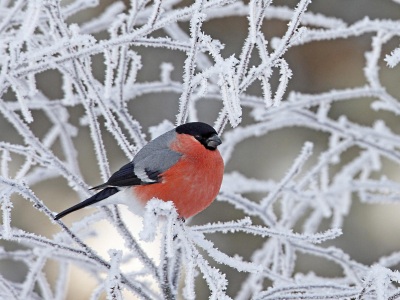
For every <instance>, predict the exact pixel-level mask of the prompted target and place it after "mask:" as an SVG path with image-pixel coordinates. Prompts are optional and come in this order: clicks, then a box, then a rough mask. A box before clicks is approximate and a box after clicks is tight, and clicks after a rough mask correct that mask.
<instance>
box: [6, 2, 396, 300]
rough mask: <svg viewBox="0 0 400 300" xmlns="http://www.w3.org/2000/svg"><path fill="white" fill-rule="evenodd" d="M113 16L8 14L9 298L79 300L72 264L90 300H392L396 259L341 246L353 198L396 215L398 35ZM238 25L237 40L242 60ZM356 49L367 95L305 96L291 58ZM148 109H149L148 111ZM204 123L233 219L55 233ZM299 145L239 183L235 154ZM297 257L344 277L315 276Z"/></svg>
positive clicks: (135, 13) (266, 10) (265, 22)
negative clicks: (121, 178)
mask: <svg viewBox="0 0 400 300" xmlns="http://www.w3.org/2000/svg"><path fill="white" fill-rule="evenodd" d="M103 2H104V3H105V4H104V5H103ZM106 2H107V1H102V11H99V12H97V13H94V15H87V18H86V19H85V21H76V20H79V16H81V15H84V14H85V13H93V11H94V9H95V8H98V7H99V5H100V3H99V1H96V0H94V1H93V0H73V1H68V4H65V3H64V1H46V0H34V1H27V0H16V1H7V0H3V1H0V68H1V70H0V124H1V129H2V131H1V133H0V134H1V138H0V139H1V140H0V209H1V221H0V263H1V268H0V298H1V299H49V300H50V299H64V298H71V297H74V296H71V295H73V292H74V284H73V283H72V284H69V281H71V282H74V280H76V279H75V278H74V276H71V278H69V276H70V273H71V272H73V268H71V266H72V265H73V266H75V267H76V268H79V269H80V270H81V271H83V272H85V273H86V274H89V275H90V277H91V278H92V280H93V282H94V283H93V284H92V286H90V285H88V290H87V291H84V292H85V293H86V294H85V296H82V297H87V298H89V297H90V299H99V298H104V297H107V299H125V298H127V299H129V298H130V297H134V298H135V299H136V298H140V299H181V298H183V299H199V298H201V297H203V298H204V297H207V296H208V297H209V298H210V299H232V298H234V299H243V300H244V299H399V298H400V289H399V287H398V286H399V283H400V277H399V274H398V272H397V271H396V270H395V267H396V265H398V264H399V262H400V251H399V250H398V249H397V250H393V251H392V252H391V253H387V254H385V255H384V256H382V257H377V258H376V260H375V261H376V262H377V263H376V264H374V265H372V266H369V265H367V264H362V263H360V262H358V261H357V259H358V258H356V257H352V256H351V255H349V254H347V253H346V252H345V251H344V250H342V249H341V248H340V247H339V245H340V244H339V243H337V244H335V243H336V239H337V238H338V237H339V236H346V229H345V227H344V222H345V220H346V218H351V216H349V214H350V211H351V209H352V207H353V206H354V205H352V204H353V203H354V201H356V199H358V200H359V201H360V202H361V203H362V204H363V205H373V204H376V203H379V204H380V205H382V206H384V205H386V204H391V205H393V204H398V203H399V202H400V184H399V182H398V177H397V178H396V176H393V174H392V173H390V172H389V170H390V169H392V170H394V169H395V172H394V173H396V172H397V173H398V171H399V165H400V135H399V131H398V126H397V125H396V124H398V122H397V121H398V117H399V115H400V101H399V99H398V95H399V93H398V90H397V94H396V90H395V91H394V92H393V90H394V88H393V84H392V85H390V84H388V82H387V77H388V76H387V75H385V74H384V72H387V70H388V69H389V68H392V69H393V70H396V68H397V69H398V68H399V63H400V48H398V39H399V35H400V20H396V19H388V18H386V19H374V18H372V17H368V16H366V17H364V18H362V19H360V20H355V21H345V20H344V19H342V18H341V16H330V15H324V14H321V13H319V12H317V11H312V9H313V8H312V6H311V5H310V3H311V1H310V0H299V1H297V4H296V5H294V6H290V5H287V6H286V5H283V6H279V5H275V3H273V1H270V0H250V1H241V0H213V1H205V0H196V1H191V2H182V1H179V0H163V1H161V0H154V1H150V0H131V1H109V2H110V3H109V4H107V3H106ZM317 2H318V1H317ZM393 2H395V4H399V1H398V0H393ZM71 20H74V21H73V22H77V23H72V21H71ZM232 20H234V21H232ZM236 20H240V21H242V23H241V24H243V26H244V27H243V31H242V33H236V32H235V33H234V35H235V36H236V35H237V37H235V38H236V39H238V40H239V43H238V44H237V45H231V44H230V43H231V42H230V40H229V38H228V37H229V36H230V33H231V32H230V30H231V28H230V25H229V24H232V22H236ZM221 24H223V25H221ZM227 24H228V25H227ZM276 24H280V25H279V26H280V29H279V30H277V31H275V30H271V29H274V26H277V25H276ZM279 26H278V27H279ZM217 27H221V28H222V29H223V30H224V33H226V32H228V33H229V34H222V35H221V36H218V34H217V33H216V32H218V31H217V30H215V32H214V31H213V30H211V29H210V28H212V29H218V28H217ZM225 27H226V28H225ZM278 27H277V28H278ZM271 32H273V33H272V34H271ZM358 37H363V38H365V41H366V40H369V43H368V47H367V49H363V50H362V51H364V56H363V58H362V59H364V65H363V68H362V70H359V73H360V74H361V75H360V76H363V81H362V83H360V84H359V85H350V86H346V87H337V86H334V85H332V86H331V87H329V88H325V87H324V88H323V89H321V90H319V92H315V93H311V92H307V90H310V89H307V88H304V89H302V88H299V87H300V86H301V85H302V81H301V78H300V77H302V74H299V73H301V72H299V71H298V70H299V68H298V66H297V65H296V64H297V63H299V62H296V61H295V60H294V59H293V56H290V54H291V53H292V52H294V51H296V50H297V49H299V48H301V47H302V46H303V45H307V46H308V45H310V46H312V45H314V44H317V42H321V41H329V43H332V45H336V43H338V41H339V40H343V39H355V38H358ZM393 41H394V42H395V43H397V44H395V45H394V46H393ZM364 44H365V42H364ZM396 45H397V46H396ZM333 47H335V46H333ZM389 47H392V48H389ZM235 49H236V50H235ZM153 51H154V52H153ZM148 53H150V54H148ZM153 53H157V54H153ZM341 55H342V54H340V51H337V56H338V57H339V58H342V57H341ZM155 56H157V57H155ZM299 57H301V56H299ZM296 59H298V58H296ZM299 65H304V62H300V63H299ZM154 70H156V71H154ZM324 71H326V70H324ZM316 76H321V75H316ZM341 76H343V77H344V78H346V80H347V77H346V76H348V74H341ZM327 77H329V76H327ZM297 81H299V83H298V82H297ZM347 81H349V82H350V83H353V82H354V81H352V80H350V79H349V80H347ZM54 82H56V83H54ZM311 90H312V89H311ZM57 93H58V94H57ZM54 95H56V96H54ZM171 98H173V99H174V102H171V101H169V100H170V99H171ZM146 101H147V102H146ZM153 101H159V102H160V107H165V106H164V105H169V106H170V107H172V111H173V112H174V114H173V115H175V118H174V117H173V115H168V112H167V111H165V112H164V110H163V109H159V107H158V106H157V104H155V102H153ZM357 101H358V102H357ZM142 102H146V103H145V105H147V107H148V108H150V109H149V110H145V111H143V112H142V111H141V109H143V106H142ZM345 102H346V103H351V104H353V105H355V106H356V105H358V103H360V102H363V104H362V106H360V107H362V108H360V109H359V110H360V111H361V113H360V115H361V114H362V117H365V115H368V116H369V118H370V119H369V121H370V122H367V121H365V120H364V121H360V119H362V118H357V117H354V116H353V115H352V113H351V112H350V111H347V110H341V111H340V110H337V107H338V106H339V105H341V104H342V103H345ZM205 107H206V110H205V109H204V108H205ZM367 110H368V114H367V113H365V112H366V111H367ZM205 111H206V113H205ZM338 111H340V114H339V115H338V113H337V112H338ZM150 114H151V115H150ZM378 114H379V115H378ZM360 115H358V116H360ZM388 115H390V116H391V117H387V116H388ZM386 117H387V118H388V119H386ZM157 118H158V121H154V120H155V119H157ZM213 118H214V119H213ZM383 118H385V119H383ZM197 120H202V121H204V120H208V122H211V123H212V122H213V125H214V127H215V129H216V130H217V132H218V133H219V134H221V137H222V140H223V143H222V145H221V146H220V147H219V150H220V152H221V154H222V156H223V159H224V161H225V164H226V165H227V169H229V170H230V171H229V172H226V174H225V176H224V180H223V184H222V188H221V191H220V193H219V195H218V197H217V200H216V201H218V202H221V203H218V205H224V207H226V208H227V212H228V213H226V214H225V211H222V210H221V212H218V214H217V215H218V219H217V220H212V221H208V222H204V223H203V224H202V225H199V224H198V223H197V224H198V225H191V220H183V219H181V218H179V217H178V214H177V212H176V210H175V208H174V206H173V204H172V203H170V202H162V201H159V200H157V199H153V200H151V201H149V203H148V204H147V206H146V209H145V213H144V215H143V216H141V217H140V221H141V225H138V224H139V223H138V224H136V223H134V222H135V221H133V220H134V217H133V215H132V214H131V213H129V216H128V217H127V215H126V214H125V212H124V211H121V210H120V207H117V206H108V207H102V208H98V209H96V211H95V212H94V213H93V214H89V213H88V211H85V213H86V214H87V215H86V217H81V219H80V220H79V221H76V222H74V223H73V224H72V225H69V224H68V225H67V223H64V220H63V219H62V220H57V221H55V220H54V219H53V218H54V215H55V213H54V212H53V210H57V211H59V210H60V209H62V208H65V206H66V205H67V204H66V201H67V200H68V199H71V198H72V199H74V201H76V202H78V201H79V199H85V198H87V197H88V196H90V195H91V193H92V191H91V190H90V186H91V185H92V184H93V182H94V181H105V180H107V179H108V177H109V176H110V174H111V173H112V171H113V170H114V169H115V161H116V160H118V159H119V158H117V156H118V155H120V156H122V158H120V161H122V160H131V159H132V157H133V156H134V155H135V153H136V152H137V151H138V150H139V149H140V148H141V147H143V146H144V145H145V144H146V142H147V141H148V140H149V139H150V138H155V137H156V136H158V135H160V134H162V133H164V132H165V131H167V130H170V129H171V128H173V124H176V125H180V124H182V123H185V122H187V121H197ZM150 123H151V124H150ZM298 130H304V131H307V132H312V134H308V135H307V138H304V139H303V136H301V134H300V135H299V136H296V138H298V139H301V143H299V144H297V145H295V144H294V143H290V145H291V146H290V148H291V149H282V151H280V152H279V153H277V154H270V153H269V152H268V150H265V149H264V148H262V147H261V146H259V145H262V144H263V143H258V144H257V143H256V144H255V145H258V146H254V147H253V148H255V147H259V148H257V149H256V150H257V151H254V153H257V155H256V157H254V158H253V157H250V156H251V155H252V153H253V152H252V151H249V153H246V156H245V157H241V158H243V161H245V162H247V161H248V159H249V157H250V160H256V161H257V162H256V164H257V170H254V169H253V170H251V168H244V169H243V170H241V169H239V168H236V167H235V166H236V165H235V163H236V162H237V161H238V160H241V158H239V159H238V157H237V156H236V155H235V154H236V153H237V152H240V151H237V150H238V149H241V145H246V146H247V145H253V144H252V141H254V140H255V139H257V140H260V141H264V140H265V139H266V140H268V139H269V138H270V137H271V136H273V135H281V134H282V136H281V138H280V140H281V141H283V140H285V139H288V137H287V135H285V134H283V133H282V132H284V131H286V132H288V131H290V132H294V133H296V134H293V135H291V137H293V136H295V135H297V132H299V131H298ZM271 133H274V134H271ZM149 137H150V138H149ZM320 140H325V142H324V143H321V142H320ZM268 141H269V140H268ZM309 141H312V142H309ZM288 145H289V144H288ZM250 148H251V147H250ZM272 148H273V147H271V149H272ZM286 150H290V153H289V151H287V152H285V151H286ZM288 153H289V154H288ZM88 157H90V159H88ZM86 160H87V162H86ZM89 161H90V162H89ZM271 161H274V162H279V163H280V164H279V166H278V164H275V165H274V167H271V166H266V165H265V164H266V162H271ZM388 165H390V167H388ZM281 166H284V167H281ZM266 169H273V170H272V171H271V172H270V173H268V174H269V175H265V176H264V177H261V176H260V173H262V172H263V171H265V170H266ZM251 171H257V172H254V174H251V173H250V172H251ZM285 171H286V173H285ZM89 176H93V177H91V178H89ZM396 179H397V180H396ZM55 182H56V183H55ZM185 184H190V183H185ZM63 185H64V186H63ZM205 188H206V187H205ZM67 191H69V192H68V193H67ZM71 193H73V195H72V196H71ZM213 209H214V206H211V207H210V208H209V210H213ZM232 211H235V214H233V213H231V212H232ZM203 214H204V215H206V214H207V211H205V212H204V213H203ZM210 215H212V214H210ZM220 217H221V219H219V218H220ZM196 218H197V217H196ZM103 220H106V221H107V222H103ZM65 222H67V221H65ZM104 223H106V224H107V225H104ZM37 224H40V226H38V225H37ZM102 226H104V227H102ZM107 226H109V227H107ZM99 228H100V229H99ZM108 231H110V232H112V233H111V234H110V235H111V236H112V237H110V236H108V237H104V235H105V234H106V232H108ZM232 237H233V238H232ZM93 239H95V240H96V241H99V243H100V244H101V245H102V246H101V247H103V248H106V249H105V251H103V252H104V253H102V252H101V250H100V248H101V247H99V246H98V245H96V243H93ZM117 240H118V241H120V243H122V244H123V245H121V246H120V245H119V244H118V243H117ZM228 240H233V242H231V243H227V244H226V245H225V242H226V241H228ZM251 240H253V241H254V240H257V242H256V243H252V242H248V241H251ZM328 243H329V245H328ZM244 246H245V247H244ZM149 248H151V250H149ZM243 248H246V249H245V250H243ZM371 248H373V247H372V246H371ZM103 250H104V249H103ZM241 251H243V252H245V253H241ZM303 256H311V257H312V258H313V259H314V258H317V259H318V262H319V261H323V262H324V263H329V264H333V265H335V266H336V267H337V269H340V271H339V272H337V273H336V274H335V275H332V276H331V277H329V278H327V277H326V275H323V274H322V275H321V274H319V271H318V266H317V265H315V264H310V265H309V266H307V267H308V269H307V268H306V270H304V269H302V263H303V262H302V261H301V259H302V257H303ZM3 262H4V264H3ZM9 262H12V263H17V264H18V265H22V266H23V268H21V269H24V270H22V271H21V270H17V269H20V268H15V270H14V268H9V267H8V263H9ZM52 265H56V267H54V268H53V267H52ZM303 267H304V266H303ZM50 269H51V270H50ZM49 270H50V271H49ZM13 272H15V274H14V273H13ZM239 272H241V274H240V275H238V273H239ZM10 274H12V275H10ZM52 274H53V275H52ZM54 274H56V275H54ZM235 276H240V277H238V278H240V280H241V283H240V284H233V283H232V282H237V281H235ZM201 280H203V281H204V282H205V283H206V285H207V287H208V290H207V291H203V290H201V288H200V286H201ZM75 283H76V282H75ZM83 285H84V284H81V286H83Z"/></svg>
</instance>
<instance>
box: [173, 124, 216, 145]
mask: <svg viewBox="0 0 400 300" xmlns="http://www.w3.org/2000/svg"><path fill="white" fill-rule="evenodd" d="M175 130H176V132H177V133H178V134H189V135H191V136H193V137H194V138H195V139H196V140H198V141H199V142H200V143H201V144H202V145H203V146H204V147H205V148H206V149H208V150H215V149H217V147H218V146H219V145H220V144H221V143H222V141H221V139H220V137H219V136H218V134H217V132H216V131H215V129H214V128H213V127H211V126H210V125H208V124H206V123H203V122H191V123H186V124H182V125H180V126H178V127H176V129H175Z"/></svg>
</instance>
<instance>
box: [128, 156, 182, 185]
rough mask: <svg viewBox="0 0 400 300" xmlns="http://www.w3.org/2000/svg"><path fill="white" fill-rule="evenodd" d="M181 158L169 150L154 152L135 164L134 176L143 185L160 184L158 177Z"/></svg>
mask: <svg viewBox="0 0 400 300" xmlns="http://www.w3.org/2000/svg"><path fill="white" fill-rule="evenodd" d="M181 156H182V154H180V153H178V152H175V151H172V150H170V149H162V150H158V151H155V152H153V153H152V154H151V155H148V156H146V157H145V158H144V159H142V160H140V161H138V162H135V164H134V165H135V167H134V172H135V175H136V176H137V177H138V178H140V180H141V181H142V182H144V183H145V184H146V183H155V182H160V181H161V177H160V175H161V174H162V173H164V172H165V171H166V170H168V169H169V168H171V167H172V166H173V165H175V164H176V163H177V162H178V161H179V159H180V158H181Z"/></svg>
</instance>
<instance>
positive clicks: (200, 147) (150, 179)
mask: <svg viewBox="0 0 400 300" xmlns="http://www.w3.org/2000/svg"><path fill="white" fill-rule="evenodd" d="M220 144H221V139H220V138H219V136H218V135H217V132H216V131H215V130H214V128H213V127H211V126H210V125H208V124H205V123H202V122H192V123H186V124H183V125H180V126H178V127H176V128H175V129H172V130H170V131H168V132H166V133H164V134H162V135H161V136H159V137H157V138H155V139H154V140H152V141H150V142H149V143H148V144H146V145H145V146H144V147H143V148H142V149H141V150H140V151H139V152H138V153H137V154H136V156H135V157H134V158H133V160H132V161H131V162H130V163H128V164H126V165H124V166H123V167H121V168H120V169H119V170H118V171H117V172H115V173H114V174H113V175H112V176H111V177H110V178H109V179H108V181H107V182H105V183H103V184H100V185H98V186H95V187H93V188H92V190H96V191H98V192H97V193H96V194H94V195H93V196H91V197H90V198H88V199H86V200H84V201H82V202H80V203H78V204H76V205H74V206H72V207H70V208H68V209H66V210H64V211H62V212H61V213H59V214H57V215H56V216H55V218H54V219H55V220H58V219H60V218H62V217H64V216H65V215H67V214H69V213H71V212H73V211H76V210H78V209H81V208H83V207H86V206H89V205H93V204H95V205H98V206H100V205H108V204H120V203H122V204H126V205H128V207H129V208H130V209H131V210H133V211H136V212H138V209H142V208H143V207H144V206H145V204H146V203H147V201H149V200H150V199H152V198H154V197H155V198H158V199H160V200H163V201H172V202H173V203H174V205H175V208H176V210H177V212H178V214H179V216H180V217H181V218H184V219H187V218H189V217H191V216H193V215H195V214H197V213H199V212H200V211H202V210H204V209H205V208H206V207H207V206H209V205H210V204H211V203H212V201H213V200H214V199H215V197H216V196H217V194H218V192H219V189H220V187H221V183H222V177H223V173H224V163H223V160H222V157H221V154H220V153H219V151H218V149H217V147H218V145H220Z"/></svg>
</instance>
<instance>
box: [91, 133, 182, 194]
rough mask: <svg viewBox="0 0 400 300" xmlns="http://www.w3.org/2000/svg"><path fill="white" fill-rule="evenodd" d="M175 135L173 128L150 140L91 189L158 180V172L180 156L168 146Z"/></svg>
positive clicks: (172, 163)
mask: <svg viewBox="0 0 400 300" xmlns="http://www.w3.org/2000/svg"><path fill="white" fill-rule="evenodd" d="M175 136H176V132H175V130H171V131H168V132H167V133H165V134H163V135H161V136H159V137H158V138H156V139H154V140H152V141H150V142H149V143H148V144H146V145H145V146H144V147H143V148H142V149H141V150H140V151H139V152H138V153H137V154H136V156H135V157H134V158H133V160H132V161H131V162H130V163H128V164H126V165H124V166H123V167H121V168H120V169H119V170H118V171H117V172H115V173H114V174H113V175H112V176H111V177H110V179H109V180H108V181H107V182H106V183H103V184H101V185H99V186H96V187H94V188H93V189H102V188H105V187H110V186H112V187H124V186H133V185H144V184H151V183H156V182H160V180H161V178H160V174H162V173H163V172H165V171H166V170H168V169H169V168H170V167H172V166H173V165H174V164H176V163H177V162H178V160H179V159H180V157H181V154H180V153H178V152H175V151H173V150H171V149H170V148H169V146H170V144H171V141H173V140H174V139H175Z"/></svg>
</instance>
